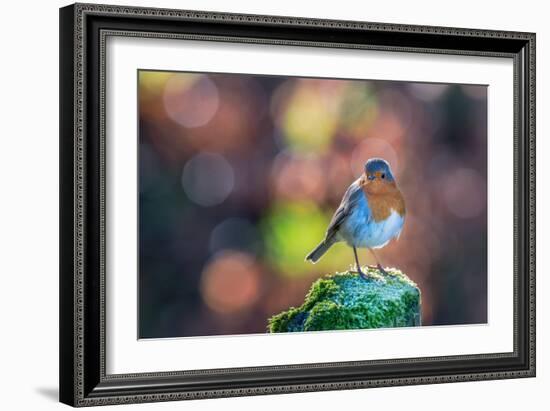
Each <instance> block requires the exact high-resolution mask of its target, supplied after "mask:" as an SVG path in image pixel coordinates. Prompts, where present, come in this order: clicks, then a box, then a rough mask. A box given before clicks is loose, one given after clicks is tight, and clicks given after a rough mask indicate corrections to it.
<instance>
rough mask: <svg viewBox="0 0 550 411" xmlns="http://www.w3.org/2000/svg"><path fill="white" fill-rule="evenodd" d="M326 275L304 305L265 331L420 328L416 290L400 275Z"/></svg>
mask: <svg viewBox="0 0 550 411" xmlns="http://www.w3.org/2000/svg"><path fill="white" fill-rule="evenodd" d="M363 271H364V272H365V273H366V275H367V279H363V278H361V277H360V276H359V275H358V274H357V273H353V272H344V273H336V274H333V275H328V276H326V277H324V278H320V279H318V280H317V281H315V282H314V283H313V284H312V285H311V288H310V290H309V292H308V293H307V295H306V297H305V300H304V303H303V304H302V305H301V306H300V307H298V308H295V307H291V308H290V309H288V310H287V311H284V312H282V313H280V314H277V315H274V316H273V317H271V318H270V319H269V320H268V327H267V328H268V330H269V332H272V333H277V332H296V331H322V330H349V329H365V328H385V327H405V326H414V325H420V323H421V319H420V305H421V301H420V300H421V299H420V289H419V288H418V286H417V285H416V284H415V283H414V282H412V281H411V280H410V279H409V278H408V277H407V276H406V275H405V274H404V273H402V272H401V271H399V270H396V269H386V271H387V274H382V273H381V272H380V271H378V270H376V269H371V268H369V269H366V268H363Z"/></svg>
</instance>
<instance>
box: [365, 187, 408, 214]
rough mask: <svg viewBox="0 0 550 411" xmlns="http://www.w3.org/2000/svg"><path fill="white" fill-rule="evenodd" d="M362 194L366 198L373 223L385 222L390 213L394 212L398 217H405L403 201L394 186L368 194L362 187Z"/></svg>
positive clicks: (366, 189)
mask: <svg viewBox="0 0 550 411" xmlns="http://www.w3.org/2000/svg"><path fill="white" fill-rule="evenodd" d="M363 192H364V193H365V195H366V196H367V200H368V202H369V207H370V210H371V213H372V216H373V218H374V221H381V220H385V219H386V218H388V217H389V216H390V214H391V213H392V211H396V212H397V213H398V214H399V215H400V216H404V215H405V199H404V198H403V195H402V194H401V192H400V191H399V189H398V188H397V186H395V184H393V185H391V186H389V187H388V188H387V189H386V190H383V191H382V190H380V191H379V192H376V193H374V192H369V190H368V188H367V187H364V188H363Z"/></svg>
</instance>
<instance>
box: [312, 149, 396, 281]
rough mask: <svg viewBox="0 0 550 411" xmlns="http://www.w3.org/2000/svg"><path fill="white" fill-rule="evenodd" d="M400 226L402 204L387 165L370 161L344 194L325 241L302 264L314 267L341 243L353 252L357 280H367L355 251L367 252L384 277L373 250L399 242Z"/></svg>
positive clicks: (374, 160) (378, 159)
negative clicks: (357, 275) (332, 247)
mask: <svg viewBox="0 0 550 411" xmlns="http://www.w3.org/2000/svg"><path fill="white" fill-rule="evenodd" d="M404 222H405V200H404V199H403V195H402V194H401V192H400V191H399V188H398V187H397V183H396V182H395V178H394V177H393V174H392V172H391V168H390V165H389V164H388V162H387V161H386V160H383V159H381V158H371V159H369V160H368V161H367V163H366V164H365V172H364V173H363V174H362V175H361V177H359V178H358V179H357V180H355V181H354V182H353V183H352V184H351V185H350V186H349V188H348V189H347V191H346V192H345V194H344V197H343V198H342V202H341V203H340V206H339V207H338V209H337V210H336V212H335V213H334V216H333V217H332V220H331V222H330V224H329V226H328V228H327V231H326V234H325V239H324V240H323V241H322V242H321V243H320V244H319V245H318V246H317V247H315V249H314V250H313V251H312V252H311V253H309V254H308V255H307V257H306V261H311V262H312V263H313V264H315V263H316V262H317V261H318V260H319V259H320V258H321V257H322V256H323V255H324V254H325V253H326V252H327V250H328V249H329V248H330V247H331V246H332V245H333V244H334V243H337V242H339V241H345V242H346V243H347V244H348V245H349V246H350V247H352V248H353V254H354V256H355V264H356V267H357V271H358V273H359V274H360V275H361V277H363V278H365V279H366V278H367V277H366V276H365V274H364V273H363V272H362V271H361V266H360V265H359V259H358V258H357V247H362V248H368V249H369V250H370V252H371V253H372V255H373V256H374V258H375V260H376V267H377V268H378V270H380V271H381V272H382V273H384V274H387V272H386V271H385V270H384V268H382V265H380V261H379V260H378V258H377V257H376V254H375V253H374V249H375V248H382V247H384V246H385V245H386V244H388V243H389V242H390V241H391V240H392V239H394V238H396V239H397V238H399V235H400V234H401V230H402V228H403V224H404Z"/></svg>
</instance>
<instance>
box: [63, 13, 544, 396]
mask: <svg viewBox="0 0 550 411" xmlns="http://www.w3.org/2000/svg"><path fill="white" fill-rule="evenodd" d="M110 35H120V36H143V37H159V38H194V39H203V40H205V41H207V40H217V41H230V42H236V43H240V42H253V43H264V44H282V45H302V46H314V47H338V48H344V49H345V48H362V49H369V50H384V51H407V52H413V53H414V52H422V53H433V54H448V55H454V54H461V55H473V56H485V57H508V58H511V59H513V64H514V85H513V87H514V103H513V104H514V175H513V179H514V220H513V221H509V222H508V223H509V224H513V225H514V262H515V264H514V350H513V352H511V353H493V354H479V355H467V356H462V355H456V356H447V357H433V358H411V359H406V360H384V359H380V360H372V361H355V362H345V363H322V364H303V365H284V364H281V365H277V366H268V367H247V368H232V369H218V370H207V371H204V370H202V371H200V370H199V371H193V370H181V371H180V370H174V371H173V372H158V373H142V374H132V375H126V374H124V375H122V374H121V375H119V374H117V375H108V374H106V372H105V318H106V316H105V311H106V307H105V230H106V224H105V221H106V220H105V155H106V153H105V141H104V139H105V135H104V128H103V127H104V121H105V111H104V87H105V71H104V69H105V66H104V64H105V55H104V51H105V38H106V37H107V36H110ZM510 178H512V176H510ZM60 221H61V223H60V235H61V242H60V401H61V402H63V403H66V404H70V405H73V406H91V405H104V404H121V403H137V402H149V401H167V400H180V399H196V398H214V397H227V396H243V395H257V394H275V393H290V392H301V391H321V390H335V389H353V388H365V387H380V386H394V385H410V384H431V383H445V382H455V381H475V380H487V379H503V378H519V377H533V376H535V34H534V33H524V32H508V31H490V30H477V29H462V28H447V27H427V26H412V25H397V24H383V23H366V22H351V21H335V20H314V19H305V18H294V17H278V16H260V15H242V14H226V13H213V12H200V11H183V10H167V9H150V8H137V7H124V6H107V5H95V4H93V5H92V4H75V5H70V6H67V7H64V8H61V9H60Z"/></svg>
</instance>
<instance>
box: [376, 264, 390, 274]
mask: <svg viewBox="0 0 550 411" xmlns="http://www.w3.org/2000/svg"><path fill="white" fill-rule="evenodd" d="M376 268H378V271H380V272H381V273H382V274H384V275H389V274H388V272H387V271H386V270H384V267H382V266H381V265H380V264H378V265H377V266H376Z"/></svg>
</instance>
